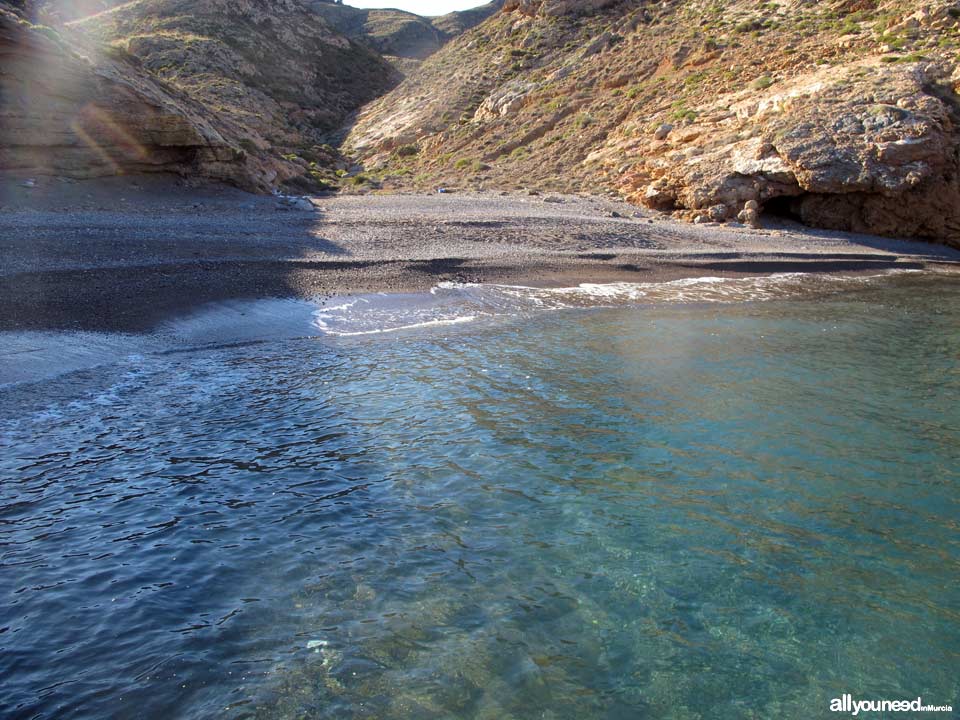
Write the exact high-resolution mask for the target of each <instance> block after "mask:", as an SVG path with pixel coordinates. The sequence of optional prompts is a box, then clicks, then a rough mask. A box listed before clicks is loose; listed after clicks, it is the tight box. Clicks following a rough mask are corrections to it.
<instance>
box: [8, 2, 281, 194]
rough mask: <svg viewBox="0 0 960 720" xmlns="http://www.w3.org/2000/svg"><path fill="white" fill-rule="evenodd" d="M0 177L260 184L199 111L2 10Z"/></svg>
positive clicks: (171, 91)
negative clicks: (140, 176)
mask: <svg viewBox="0 0 960 720" xmlns="http://www.w3.org/2000/svg"><path fill="white" fill-rule="evenodd" d="M0 98H2V107H0V168H2V169H4V170H8V171H11V170H12V171H17V172H24V173H47V174H57V175H66V176H72V177H89V176H97V175H112V174H118V173H123V172H146V171H166V172H177V173H181V174H189V175H203V176H207V177H212V178H217V179H222V180H227V181H231V182H234V183H236V184H238V185H241V186H243V187H248V188H250V189H264V188H266V187H267V185H268V177H267V176H268V174H269V173H270V172H272V171H271V170H270V169H269V168H268V167H266V166H264V165H262V164H259V163H257V162H256V161H254V160H253V159H252V158H249V157H247V156H246V155H245V153H243V151H242V150H241V149H240V148H239V147H238V146H237V145H235V144H233V143H231V142H230V140H228V139H227V138H226V137H225V135H224V132H223V128H221V127H219V126H218V124H217V123H216V122H214V121H211V120H210V119H209V117H208V115H207V113H206V112H205V110H204V108H203V107H202V106H200V105H198V104H197V103H195V102H194V101H193V100H191V99H190V98H189V97H188V96H186V95H185V94H184V93H181V92H178V91H177V90H176V89H175V88H172V87H169V86H167V85H165V84H164V83H162V82H159V81H157V80H156V79H155V78H153V77H151V76H150V75H149V74H148V73H145V72H143V71H142V70H141V69H140V68H139V67H137V65H136V63H134V62H131V61H130V60H129V59H128V58H123V57H111V56H110V55H108V54H100V53H97V52H95V50H93V49H91V48H88V47H84V46H83V45H82V44H80V43H74V42H71V41H70V40H69V38H67V37H64V36H63V35H61V34H60V33H58V32H57V31H54V30H51V29H50V28H47V27H43V26H36V25H32V24H31V23H29V22H28V21H26V20H24V19H23V18H22V17H19V16H18V15H17V14H15V13H14V12H12V10H11V9H10V8H8V7H7V8H5V7H3V6H2V5H0Z"/></svg>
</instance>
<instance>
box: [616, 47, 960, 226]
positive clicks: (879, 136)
mask: <svg viewBox="0 0 960 720" xmlns="http://www.w3.org/2000/svg"><path fill="white" fill-rule="evenodd" d="M942 72H943V71H942V69H941V68H940V67H938V66H937V65H932V64H927V63H923V62H916V63H909V64H902V65H901V64H891V65H875V64H873V63H871V62H869V61H866V62H863V63H857V64H851V65H848V66H844V67H841V68H825V69H823V70H820V71H818V72H815V73H811V74H809V75H803V76H800V77H797V78H794V79H793V80H792V81H790V82H789V83H783V84H782V85H780V86H778V87H776V89H774V88H770V90H769V91H766V92H749V93H739V94H737V95H734V96H732V97H721V98H719V99H718V100H717V101H716V102H715V103H714V104H713V105H711V106H709V107H706V108H703V110H702V114H701V115H698V117H697V118H696V119H695V120H694V121H692V122H689V123H684V124H679V125H677V126H671V125H669V124H666V125H664V126H661V128H659V130H660V132H659V133H657V132H655V133H653V134H651V136H650V137H649V138H647V139H646V141H645V142H643V143H641V144H639V145H637V144H635V143H630V147H631V154H635V155H636V156H637V157H638V158H639V159H638V162H637V163H636V164H635V165H634V166H633V167H632V168H631V169H630V170H629V171H628V172H627V173H625V175H624V177H623V180H622V182H621V187H622V188H623V189H624V190H625V192H626V194H627V197H628V198H629V199H631V200H633V201H635V202H637V203H640V204H643V205H647V206H649V207H652V208H657V209H663V210H678V209H679V210H680V211H681V212H682V214H683V215H684V216H685V217H688V218H690V219H699V220H701V221H704V220H714V221H722V220H730V219H733V218H737V217H739V216H740V214H741V213H742V212H743V211H744V209H745V208H746V205H747V203H748V202H750V201H751V200H752V201H755V202H756V203H757V204H758V205H759V208H761V209H762V208H767V209H773V210H775V211H776V212H779V213H782V214H788V215H792V216H794V217H797V218H799V219H801V220H802V221H803V222H805V223H807V224H810V225H816V226H818V227H826V228H833V229H840V230H853V231H859V232H873V233H879V234H886V235H910V236H918V237H931V238H958V237H960V212H958V210H960V165H958V154H960V143H958V140H960V136H958V132H957V130H958V128H957V126H956V110H957V108H956V107H955V106H954V105H953V100H952V84H951V80H950V78H948V77H944V75H943V74H942ZM602 155H603V156H604V157H605V159H606V161H607V162H609V163H615V162H617V161H618V158H617V157H616V155H615V154H613V153H609V152H605V153H602ZM747 210H748V212H747V213H746V214H745V215H743V217H741V219H744V220H747V221H749V222H751V223H753V222H755V218H752V217H751V216H750V213H749V208H747Z"/></svg>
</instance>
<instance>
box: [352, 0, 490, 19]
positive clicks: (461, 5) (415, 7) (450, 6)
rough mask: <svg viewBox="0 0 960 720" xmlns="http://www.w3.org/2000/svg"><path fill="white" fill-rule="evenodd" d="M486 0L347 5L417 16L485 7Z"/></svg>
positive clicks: (355, 1) (367, 0)
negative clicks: (391, 10)
mask: <svg viewBox="0 0 960 720" xmlns="http://www.w3.org/2000/svg"><path fill="white" fill-rule="evenodd" d="M485 2H486V0H346V4H347V5H353V6H354V7H358V8H385V7H389V8H398V9H400V10H409V11H410V12H413V13H416V14H417V15H443V14H444V13H448V12H452V11H454V10H466V9H468V8H472V7H477V5H483V4H484V3H485Z"/></svg>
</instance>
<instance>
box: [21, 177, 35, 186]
mask: <svg viewBox="0 0 960 720" xmlns="http://www.w3.org/2000/svg"><path fill="white" fill-rule="evenodd" d="M22 185H23V187H25V188H32V187H36V186H37V181H36V180H34V179H33V178H30V179H29V180H24V181H23V183H22Z"/></svg>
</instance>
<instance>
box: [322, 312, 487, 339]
mask: <svg viewBox="0 0 960 720" xmlns="http://www.w3.org/2000/svg"><path fill="white" fill-rule="evenodd" d="M476 319H477V318H476V317H475V316H473V315H464V316H463V317H455V318H449V319H447V320H424V321H423V322H418V323H411V324H410V325H399V326H397V327H385V328H378V329H375V330H356V331H354V332H348V331H346V330H326V333H327V334H328V335H339V336H341V337H350V336H355V335H380V334H382V333H390V332H399V331H401V330H416V329H418V328H427V327H433V326H436V325H459V324H461V323H468V322H473V321H474V320H476Z"/></svg>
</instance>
